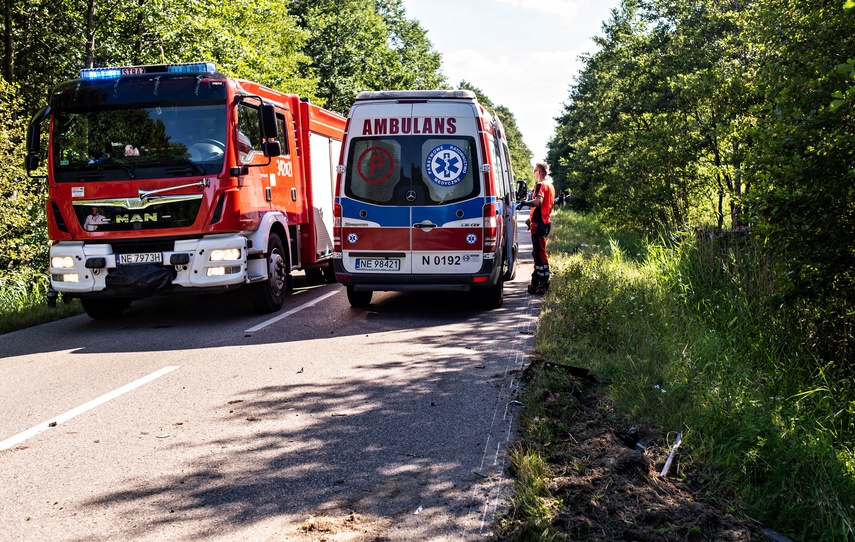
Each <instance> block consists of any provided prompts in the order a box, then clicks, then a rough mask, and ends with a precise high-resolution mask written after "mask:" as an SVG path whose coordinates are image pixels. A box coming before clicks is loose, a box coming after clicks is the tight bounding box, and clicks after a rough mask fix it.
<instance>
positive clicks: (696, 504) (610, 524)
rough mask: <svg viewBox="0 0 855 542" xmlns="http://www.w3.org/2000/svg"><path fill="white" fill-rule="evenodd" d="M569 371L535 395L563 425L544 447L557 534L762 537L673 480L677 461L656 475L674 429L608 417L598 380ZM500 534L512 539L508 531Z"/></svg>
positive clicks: (642, 538) (653, 541)
mask: <svg viewBox="0 0 855 542" xmlns="http://www.w3.org/2000/svg"><path fill="white" fill-rule="evenodd" d="M534 365H535V366H538V365H539V366H540V367H544V364H543V363H541V364H537V363H535V364H534ZM545 370H555V367H552V368H550V367H546V369H545ZM567 372H569V371H567ZM573 376H574V378H570V379H568V380H569V381H570V382H572V384H571V385H570V386H568V388H567V389H564V390H551V391H549V392H546V393H544V397H543V398H542V400H543V403H544V405H545V407H546V412H547V415H548V416H549V417H550V418H552V421H553V422H557V421H558V420H560V423H561V424H564V425H563V426H562V431H560V434H559V435H558V436H559V439H558V442H553V443H551V444H550V446H548V447H547V448H546V449H545V450H544V452H543V453H544V454H546V459H547V462H548V465H549V470H550V472H551V475H552V478H551V480H550V484H549V490H550V493H551V497H552V499H553V500H554V503H555V515H554V517H553V520H552V530H553V531H554V532H558V533H560V534H559V535H558V537H557V538H556V539H557V540H573V541H581V542H585V541H638V542H665V541H667V542H671V541H766V540H768V538H767V537H766V536H765V535H764V534H763V533H762V531H761V530H760V529H759V528H757V527H756V526H754V525H752V524H749V523H745V522H741V521H739V520H737V519H736V518H735V517H734V516H732V515H730V514H728V513H726V512H724V511H722V510H721V509H719V508H718V507H717V506H715V505H713V504H711V503H705V502H701V501H700V500H699V499H698V496H697V495H695V494H693V492H692V491H691V490H690V488H689V486H688V485H687V483H684V482H682V481H680V480H679V479H677V476H676V475H675V473H676V472H678V468H677V465H676V463H675V464H672V466H671V469H670V471H669V476H667V477H665V478H663V477H661V476H660V472H661V470H662V467H663V466H664V464H665V462H666V459H667V457H668V454H669V452H670V451H671V449H672V445H673V443H674V435H671V439H670V442H666V437H667V436H666V435H664V434H662V432H661V431H660V430H658V429H657V428H634V427H633V428H630V423H631V422H630V421H628V420H622V419H619V418H618V417H617V416H615V414H614V411H613V410H612V409H611V408H610V406H609V404H608V402H607V400H606V399H605V398H604V396H603V394H602V391H601V390H602V387H601V386H602V385H603V382H602V381H600V382H597V381H596V379H594V378H592V377H590V375H573ZM639 439H640V440H641V442H640V443H639V442H638V440H639ZM677 457H678V459H677V460H675V461H678V460H679V450H678V451H677ZM516 536H517V537H518V535H516ZM504 540H508V541H511V540H516V538H515V535H514V534H513V533H510V534H509V535H508V537H506V538H504Z"/></svg>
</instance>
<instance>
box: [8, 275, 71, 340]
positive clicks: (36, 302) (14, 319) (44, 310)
mask: <svg viewBox="0 0 855 542" xmlns="http://www.w3.org/2000/svg"><path fill="white" fill-rule="evenodd" d="M47 287H48V279H47V277H46V276H44V275H43V274H40V273H36V272H34V271H32V270H18V271H15V272H11V271H10V272H6V273H2V274H0V334H3V333H9V332H11V331H17V330H19V329H24V328H28V327H32V326H36V325H39V324H44V323H46V322H52V321H54V320H59V319H62V318H66V317H68V316H74V315H75V314H80V313H81V312H83V308H82V307H81V306H80V302H79V301H72V302H71V303H63V302H62V301H60V302H59V303H58V304H57V306H56V308H50V307H48V305H47V301H46V299H47V298H46V293H47Z"/></svg>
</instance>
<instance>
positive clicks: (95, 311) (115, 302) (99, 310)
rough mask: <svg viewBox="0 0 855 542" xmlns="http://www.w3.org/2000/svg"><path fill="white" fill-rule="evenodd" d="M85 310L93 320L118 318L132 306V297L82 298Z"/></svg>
mask: <svg viewBox="0 0 855 542" xmlns="http://www.w3.org/2000/svg"><path fill="white" fill-rule="evenodd" d="M80 302H81V304H82V305H83V310H84V311H86V314H88V315H89V318H92V319H93V320H109V319H110V318H118V317H119V316H121V315H122V313H123V312H125V309H127V308H128V307H130V306H131V300H130V299H124V298H116V299H81V300H80Z"/></svg>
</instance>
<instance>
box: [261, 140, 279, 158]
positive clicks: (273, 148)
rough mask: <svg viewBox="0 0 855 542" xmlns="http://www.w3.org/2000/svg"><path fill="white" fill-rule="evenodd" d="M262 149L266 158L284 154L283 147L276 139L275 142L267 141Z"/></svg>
mask: <svg viewBox="0 0 855 542" xmlns="http://www.w3.org/2000/svg"><path fill="white" fill-rule="evenodd" d="M262 149H263V150H264V156H268V157H270V156H279V155H280V154H282V145H280V144H279V142H278V141H276V140H275V139H274V140H273V141H265V142H264V145H262Z"/></svg>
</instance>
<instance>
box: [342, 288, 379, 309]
mask: <svg viewBox="0 0 855 542" xmlns="http://www.w3.org/2000/svg"><path fill="white" fill-rule="evenodd" d="M373 294H374V292H371V291H368V292H357V291H356V290H354V289H353V286H348V287H347V300H348V301H350V306H351V307H367V306H368V305H370V304H371V296H372V295H373Z"/></svg>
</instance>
